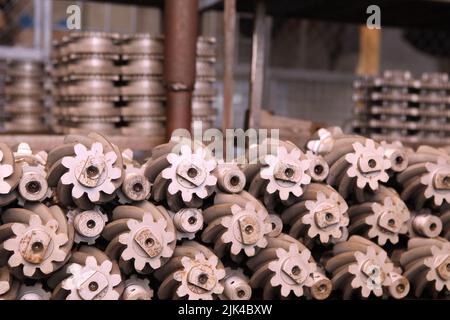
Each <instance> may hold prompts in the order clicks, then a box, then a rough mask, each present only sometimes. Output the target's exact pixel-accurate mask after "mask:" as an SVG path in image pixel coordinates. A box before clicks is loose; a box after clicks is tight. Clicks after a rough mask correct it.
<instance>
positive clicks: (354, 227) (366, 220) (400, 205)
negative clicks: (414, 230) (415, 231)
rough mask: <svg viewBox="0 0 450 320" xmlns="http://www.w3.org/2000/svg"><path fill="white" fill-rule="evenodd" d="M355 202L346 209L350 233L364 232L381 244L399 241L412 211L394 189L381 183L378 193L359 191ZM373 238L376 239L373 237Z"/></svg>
mask: <svg viewBox="0 0 450 320" xmlns="http://www.w3.org/2000/svg"><path fill="white" fill-rule="evenodd" d="M357 197H358V198H359V199H358V200H359V201H358V203H355V204H354V205H353V206H351V207H350V208H349V210H348V215H349V217H350V225H349V227H348V231H349V233H350V234H359V235H363V236H365V237H366V238H368V239H371V240H373V241H375V242H376V243H377V244H378V245H380V246H383V245H385V244H386V243H387V242H388V241H389V242H390V243H392V244H396V243H398V242H399V236H400V235H405V234H406V233H407V232H408V224H409V223H410V217H411V214H410V212H409V209H408V207H407V205H406V204H405V203H404V202H403V200H402V199H401V198H400V196H399V195H398V193H397V192H395V190H393V189H390V188H386V187H384V186H380V187H379V189H378V190H377V192H373V191H370V190H368V191H367V192H366V193H364V191H359V194H358V195H357ZM375 238H376V240H375Z"/></svg>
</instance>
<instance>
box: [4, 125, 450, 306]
mask: <svg viewBox="0 0 450 320" xmlns="http://www.w3.org/2000/svg"><path fill="white" fill-rule="evenodd" d="M213 151H214V150H213V149H212V148H210V146H208V145H204V144H203V143H202V142H199V141H192V140H190V139H187V138H182V137H173V138H172V139H171V140H170V141H169V142H168V143H166V144H162V145H159V146H157V147H155V148H154V149H153V152H152V156H151V158H149V159H147V161H146V162H145V163H139V162H137V161H136V160H135V159H134V158H133V152H132V150H129V149H125V150H120V149H119V148H118V147H117V146H116V145H114V144H112V143H111V142H110V141H109V140H108V138H106V137H104V136H102V135H101V134H98V133H95V132H91V133H89V134H88V135H74V134H72V135H68V136H66V137H65V139H64V141H63V144H61V145H60V146H57V147H55V148H53V149H52V150H50V152H49V153H48V154H47V153H45V152H39V151H36V150H32V149H31V148H30V147H29V146H28V145H27V144H24V143H22V144H19V145H18V146H17V147H14V148H13V149H11V148H9V147H8V146H7V145H5V144H1V143H0V207H1V215H0V221H1V224H0V299H9V300H11V299H21V300H46V299H54V300H63V299H70V300H118V299H121V300H149V299H154V298H157V299H204V300H210V299H221V300H249V299H272V300H273V299H316V300H324V299H408V298H425V299H430V298H431V299H448V294H449V289H450V276H449V270H450V243H449V235H450V209H449V208H450V203H449V202H450V196H449V195H448V194H447V193H448V188H447V182H448V181H447V180H450V178H449V177H450V160H449V157H450V156H449V154H448V152H447V151H446V149H435V148H432V147H429V146H421V147H419V148H417V149H416V150H413V149H409V148H405V147H403V145H402V144H400V143H397V142H393V143H386V142H382V143H376V142H375V141H373V140H371V139H368V138H365V137H363V136H359V135H346V134H343V133H342V131H341V130H340V129H339V128H328V129H320V130H319V131H318V132H317V133H316V134H314V135H313V137H312V139H311V140H310V141H309V142H308V144H307V150H306V151H305V150H302V149H301V148H299V147H298V146H295V145H294V144H292V143H290V142H288V141H277V140H274V139H266V140H264V141H261V142H260V143H259V144H255V145H252V146H250V148H249V150H248V153H247V155H246V156H247V162H246V163H241V162H240V160H241V159H235V160H233V161H231V162H230V163H225V162H224V161H223V160H222V159H216V156H217V157H218V155H215V154H214V153H213ZM255 151H257V152H255Z"/></svg>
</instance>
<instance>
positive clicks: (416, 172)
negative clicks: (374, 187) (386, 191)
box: [397, 146, 450, 210]
mask: <svg viewBox="0 0 450 320" xmlns="http://www.w3.org/2000/svg"><path fill="white" fill-rule="evenodd" d="M397 181H398V182H399V183H400V184H401V185H402V187H403V190H402V192H401V196H402V199H403V200H405V201H406V202H411V203H412V204H413V205H414V207H415V208H416V209H417V210H418V209H420V208H422V207H423V206H424V203H425V202H426V201H427V200H428V199H430V201H431V202H432V203H434V204H435V205H436V206H440V205H442V204H443V203H444V201H445V202H447V203H450V157H449V155H448V154H447V153H446V152H445V151H444V150H440V149H436V148H432V147H429V146H420V147H419V148H418V149H417V150H416V152H415V153H413V154H411V155H410V156H409V164H408V167H407V168H406V169H405V170H404V171H403V172H402V173H400V174H399V175H398V176H397Z"/></svg>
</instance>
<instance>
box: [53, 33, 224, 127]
mask: <svg viewBox="0 0 450 320" xmlns="http://www.w3.org/2000/svg"><path fill="white" fill-rule="evenodd" d="M215 46H216V41H215V39H214V38H207V37H200V38H199V39H198V43H197V64H196V66H197V68H196V69H197V78H196V83H195V90H194V93H193V99H192V114H193V121H196V120H201V121H202V125H203V129H207V128H210V127H212V126H213V125H214V121H215V115H216V110H215V109H214V100H215V96H216V91H215V88H214V85H215V80H216V73H215V56H216V53H215ZM163 59H164V38H163V37H162V36H153V35H150V34H134V35H119V34H116V33H100V32H74V33H71V34H69V35H68V36H64V37H62V39H60V40H57V41H55V42H54V46H53V57H52V60H53V85H54V93H53V96H54V101H55V104H54V108H53V116H54V121H53V128H54V131H55V132H57V133H64V134H80V133H83V134H86V133H88V132H89V131H91V130H94V131H97V132H101V133H104V134H108V135H114V134H123V135H132V136H136V135H139V136H140V135H146V136H163V135H164V134H165V120H166V115H165V100H166V98H165V95H166V88H165V87H164V81H163V70H164V60H163Z"/></svg>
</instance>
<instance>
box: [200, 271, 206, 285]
mask: <svg viewBox="0 0 450 320" xmlns="http://www.w3.org/2000/svg"><path fill="white" fill-rule="evenodd" d="M206 282H208V275H207V274H206V273H202V274H201V275H199V276H198V283H200V284H205V283H206Z"/></svg>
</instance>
